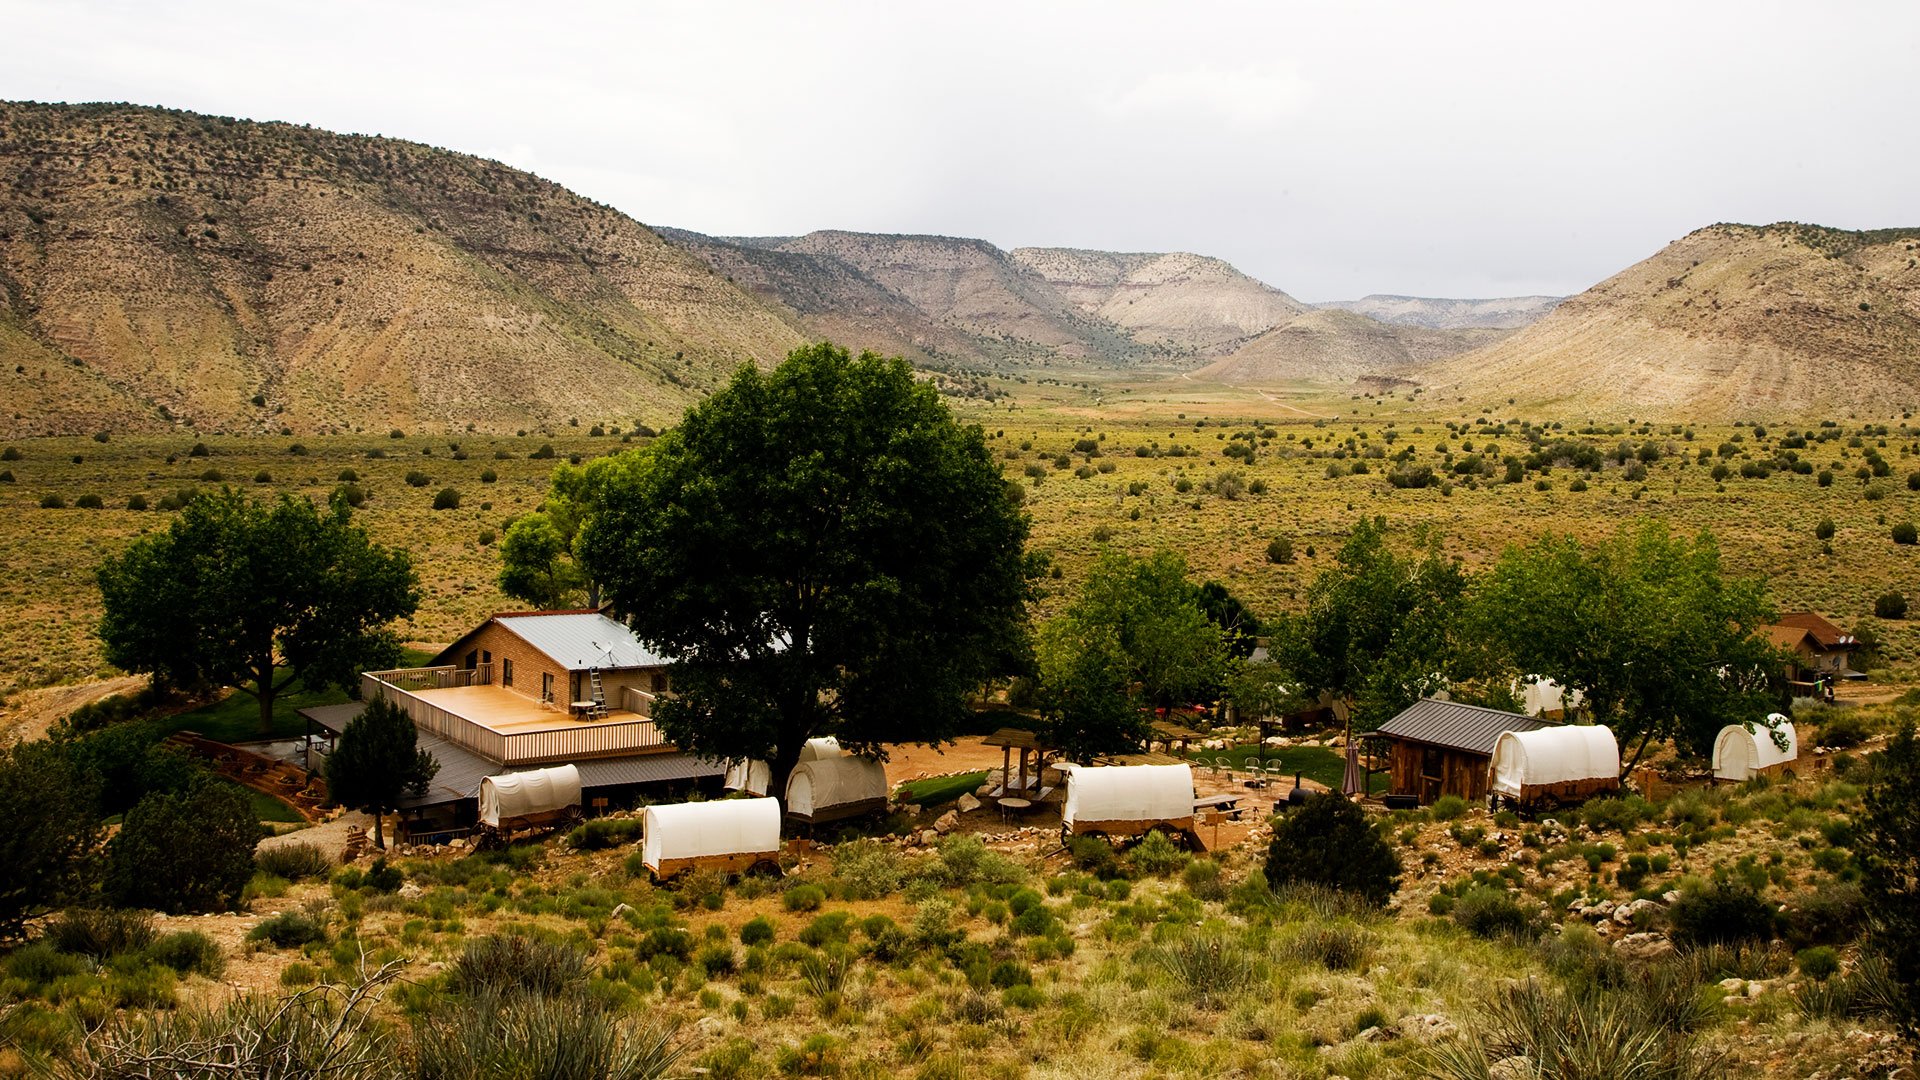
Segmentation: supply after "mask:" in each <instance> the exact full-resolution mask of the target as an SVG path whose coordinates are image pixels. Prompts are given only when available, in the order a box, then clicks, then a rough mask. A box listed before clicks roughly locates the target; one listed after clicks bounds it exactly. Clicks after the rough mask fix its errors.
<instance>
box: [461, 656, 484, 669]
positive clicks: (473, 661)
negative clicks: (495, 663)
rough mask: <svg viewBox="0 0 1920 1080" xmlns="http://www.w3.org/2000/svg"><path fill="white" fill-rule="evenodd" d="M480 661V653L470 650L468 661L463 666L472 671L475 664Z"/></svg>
mask: <svg viewBox="0 0 1920 1080" xmlns="http://www.w3.org/2000/svg"><path fill="white" fill-rule="evenodd" d="M479 662H480V654H479V653H477V652H470V653H468V654H467V662H466V664H465V665H463V666H464V667H466V669H467V670H468V671H472V670H473V669H474V666H475V665H476V664H478V663H479Z"/></svg>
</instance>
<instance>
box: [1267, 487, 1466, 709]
mask: <svg viewBox="0 0 1920 1080" xmlns="http://www.w3.org/2000/svg"><path fill="white" fill-rule="evenodd" d="M1467 588H1468V578H1467V574H1466V572H1465V571H1464V570H1462V569H1461V567H1460V564H1459V562H1458V560H1455V559H1450V558H1448V557H1447V556H1446V555H1445V553H1444V552H1442V551H1441V549H1440V540H1439V537H1438V536H1436V535H1432V534H1426V535H1423V536H1421V537H1420V538H1419V540H1418V542H1417V546H1416V547H1415V549H1414V550H1413V551H1412V552H1411V553H1409V554H1405V555H1402V554H1400V553H1398V552H1396V551H1394V550H1393V548H1392V547H1391V546H1389V544H1388V543H1387V520H1386V518H1384V517H1371V518H1361V519H1360V521H1359V522H1358V523H1357V524H1356V525H1355V526H1354V529H1353V533H1352V535H1350V536H1349V537H1347V540H1346V542H1345V543H1344V544H1342V545H1341V547H1340V551H1339V553H1338V555H1336V556H1335V560H1334V565H1333V566H1332V567H1330V568H1328V569H1327V570H1325V571H1323V572H1321V574H1320V575H1319V576H1318V577H1316V578H1315V579H1314V582H1313V585H1312V586H1310V587H1309V589H1308V593H1307V609H1306V611H1305V612H1303V613H1300V614H1297V615H1290V616H1286V617H1283V618H1282V619H1280V620H1278V622H1277V624H1276V626H1275V627H1274V628H1273V635H1272V641H1273V645H1272V647H1271V649H1270V651H1271V652H1272V653H1273V654H1274V659H1275V661H1276V662H1277V663H1278V664H1279V665H1280V668H1281V670H1283V671H1284V672H1286V674H1287V677H1288V678H1289V679H1291V680H1292V681H1293V683H1294V684H1295V685H1294V687H1293V689H1295V690H1296V691H1297V692H1299V693H1301V694H1302V695H1303V696H1305V697H1307V698H1309V699H1313V698H1318V697H1319V696H1320V695H1322V694H1332V695H1333V696H1334V697H1336V698H1338V699H1340V700H1342V701H1344V702H1345V703H1346V705H1347V707H1348V708H1349V709H1350V710H1351V715H1352V721H1353V727H1354V728H1355V729H1356V730H1359V731H1372V730H1373V729H1374V728H1377V727H1379V726H1380V725H1381V724H1382V723H1385V722H1386V721H1387V720H1388V719H1389V718H1390V717H1392V716H1393V714H1395V713H1397V712H1399V711H1400V710H1401V709H1404V708H1406V707H1407V706H1408V705H1411V704H1412V703H1413V702H1414V701H1415V700H1417V699H1419V698H1420V697H1422V696H1423V695H1426V694H1431V693H1433V692H1434V691H1435V690H1439V689H1442V688H1444V687H1445V686H1447V685H1449V684H1451V683H1453V682H1456V681H1459V680H1461V679H1464V678H1466V677H1467V676H1469V675H1470V674H1471V673H1472V669H1473V665H1472V657H1473V654H1472V652H1471V650H1469V649H1468V648H1467V647H1466V646H1465V644H1464V642H1463V637H1462V624H1463V619H1462V617H1461V616H1462V605H1463V601H1464V599H1465V597H1466V595H1467Z"/></svg>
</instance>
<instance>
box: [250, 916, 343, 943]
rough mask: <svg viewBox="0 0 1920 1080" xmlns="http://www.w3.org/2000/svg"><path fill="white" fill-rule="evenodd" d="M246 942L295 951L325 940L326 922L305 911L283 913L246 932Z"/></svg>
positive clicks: (322, 918) (320, 917)
mask: <svg viewBox="0 0 1920 1080" xmlns="http://www.w3.org/2000/svg"><path fill="white" fill-rule="evenodd" d="M247 940H248V941H264V942H267V943H268V944H270V945H272V946H273V947H274V948H277V949H297V948H299V947H300V946H302V945H306V944H310V943H312V942H315V941H325V940H327V922H326V919H325V918H324V917H322V916H320V915H317V914H314V913H310V912H306V911H283V912H281V913H280V914H278V915H275V916H273V917H272V918H269V919H267V920H266V921H265V922H263V923H261V924H260V925H258V926H256V927H254V928H253V929H251V930H249V931H247Z"/></svg>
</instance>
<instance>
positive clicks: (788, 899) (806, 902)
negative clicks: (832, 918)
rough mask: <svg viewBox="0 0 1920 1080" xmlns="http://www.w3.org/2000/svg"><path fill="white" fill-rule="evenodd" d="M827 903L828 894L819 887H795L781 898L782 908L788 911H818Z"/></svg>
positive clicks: (812, 885)
mask: <svg viewBox="0 0 1920 1080" xmlns="http://www.w3.org/2000/svg"><path fill="white" fill-rule="evenodd" d="M826 902H827V892H826V890H825V889H822V888H821V887H820V886H818V885H814V884H811V883H809V884H805V885H795V886H794V887H793V888H791V889H788V890H787V891H786V893H785V895H783V896H781V897H780V906H781V907H784V908H786V909H787V910H788V911H818V910H820V905H821V904H824V903H826Z"/></svg>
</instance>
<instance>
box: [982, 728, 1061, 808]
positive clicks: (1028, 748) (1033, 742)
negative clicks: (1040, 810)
mask: <svg viewBox="0 0 1920 1080" xmlns="http://www.w3.org/2000/svg"><path fill="white" fill-rule="evenodd" d="M980 745H982V746H997V747H999V748H1000V786H999V787H998V788H995V789H994V790H993V791H991V792H989V793H988V797H989V798H995V799H998V798H1001V797H1003V796H1006V795H1016V794H1017V795H1027V796H1031V797H1032V798H1034V799H1036V800H1038V799H1044V798H1046V797H1047V795H1048V793H1049V792H1051V791H1052V789H1051V788H1047V787H1043V786H1042V785H1041V783H1040V773H1041V770H1042V769H1044V768H1045V767H1046V760H1047V754H1049V753H1051V752H1052V751H1053V749H1054V748H1053V747H1051V746H1048V745H1046V744H1045V743H1043V742H1041V741H1040V737H1039V736H1038V735H1035V734H1034V733H1033V732H1031V731H1027V730H1025V729H1023V728H1001V729H1000V730H998V731H996V732H994V733H993V734H991V735H989V736H987V737H986V738H984V739H981V740H980ZM1016 750H1017V751H1019V752H1020V760H1019V765H1018V768H1019V771H1018V773H1017V774H1016V773H1015V771H1014V770H1015V763H1014V758H1013V754H1014V751H1016ZM1029 755H1031V756H1032V758H1033V771H1032V772H1031V773H1029V772H1028V771H1027V758H1028V756H1029ZM1016 775H1017V776H1018V777H1019V782H1018V783H1015V782H1014V778H1015V776H1016ZM1029 775H1031V777H1032V779H1031V781H1029V779H1028V777H1029Z"/></svg>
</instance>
